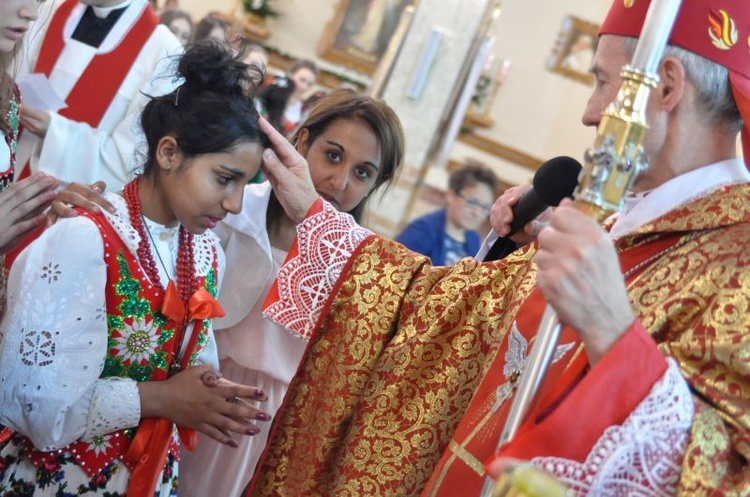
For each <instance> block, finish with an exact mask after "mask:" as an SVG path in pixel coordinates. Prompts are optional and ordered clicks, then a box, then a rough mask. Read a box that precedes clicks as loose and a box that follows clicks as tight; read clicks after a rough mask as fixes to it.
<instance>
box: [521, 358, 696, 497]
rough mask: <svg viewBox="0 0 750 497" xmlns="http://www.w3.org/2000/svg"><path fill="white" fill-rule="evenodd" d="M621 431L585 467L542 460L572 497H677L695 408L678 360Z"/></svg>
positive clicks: (607, 435) (602, 441) (607, 436)
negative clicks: (568, 489)
mask: <svg viewBox="0 0 750 497" xmlns="http://www.w3.org/2000/svg"><path fill="white" fill-rule="evenodd" d="M667 361H668V363H669V367H668V369H667V371H666V372H665V373H664V375H663V376H662V378H661V379H660V380H659V381H658V382H657V383H656V384H655V385H654V387H653V388H652V389H651V391H650V392H649V394H648V396H646V398H644V399H643V401H642V402H641V403H640V404H639V405H638V407H637V408H636V409H635V411H633V413H632V414H631V415H630V416H629V417H628V418H627V419H626V420H625V422H624V423H623V424H622V425H621V426H611V427H609V428H608V429H607V430H605V432H604V434H603V435H602V436H601V437H600V438H599V440H598V441H597V443H596V444H595V445H594V447H593V449H592V450H591V451H590V452H589V455H588V457H587V458H586V460H585V461H584V462H582V463H579V462H577V461H571V460H569V459H563V458H559V457H537V458H534V459H532V461H531V462H532V463H533V464H535V465H537V466H539V467H541V468H544V469H545V470H547V471H549V472H551V473H554V474H555V475H557V476H558V477H559V478H560V479H561V480H562V481H563V482H565V483H566V484H567V485H568V486H569V488H570V489H571V491H570V494H571V495H643V496H648V495H654V496H656V495H675V494H676V492H677V484H678V482H679V478H680V471H681V467H682V458H683V456H684V454H685V449H686V447H687V442H688V439H689V437H690V428H691V425H692V421H693V414H694V412H695V408H694V405H693V399H692V395H691V393H690V388H689V387H688V384H687V382H686V381H685V379H684V378H683V377H682V375H681V374H680V369H679V367H678V365H677V363H676V361H675V360H674V359H671V358H668V359H667Z"/></svg>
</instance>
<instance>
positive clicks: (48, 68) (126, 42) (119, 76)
mask: <svg viewBox="0 0 750 497" xmlns="http://www.w3.org/2000/svg"><path fill="white" fill-rule="evenodd" d="M78 4H79V3H78V0H67V1H66V2H65V3H63V4H62V5H61V6H60V8H58V9H57V11H55V13H54V15H53V16H52V19H51V20H50V25H49V28H48V29H47V33H46V35H45V36H44V41H42V47H41V49H40V51H39V58H38V59H37V62H36V67H35V72H40V73H43V74H44V75H45V76H47V77H49V76H50V74H52V70H53V69H54V68H55V64H57V60H58V59H59V58H60V54H61V53H62V51H63V49H64V48H65V38H64V36H63V30H64V28H65V23H66V21H67V20H68V18H69V17H70V15H71V13H72V12H73V9H74V8H75V7H76V6H77V5H78ZM118 22H119V21H118ZM158 25H159V18H158V17H157V15H156V14H155V13H154V11H153V10H151V7H149V6H148V4H146V7H145V9H144V10H143V13H141V16H140V18H139V19H138V20H137V21H136V23H135V24H134V25H133V27H132V28H131V29H130V31H128V32H127V33H126V34H125V36H124V37H123V38H122V40H121V41H120V43H119V44H118V45H117V46H116V47H115V48H114V50H112V51H111V52H108V53H104V54H98V55H96V56H94V58H93V59H92V60H91V62H90V63H89V65H88V66H87V67H86V70H85V71H84V72H83V74H81V77H80V78H78V81H77V82H76V84H75V86H73V89H72V90H71V91H70V94H69V95H68V98H67V99H66V100H65V102H66V103H67V104H68V106H67V107H65V108H64V109H61V110H60V111H59V112H58V113H59V114H60V115H61V116H63V117H66V118H68V119H71V120H73V121H77V122H84V123H87V124H89V125H90V126H91V127H92V128H96V127H98V126H99V123H100V122H101V120H102V118H103V117H104V114H105V113H106V112H107V109H108V108H109V106H110V104H111V103H112V100H114V98H115V95H116V94H117V90H119V89H120V86H122V82H123V81H124V80H125V77H126V76H127V75H128V73H129V72H130V69H131V67H132V66H133V64H134V63H135V60H136V58H137V57H138V55H139V54H140V53H141V50H142V49H143V47H144V46H145V45H146V42H147V41H148V39H149V38H150V37H151V34H152V33H153V32H154V30H155V29H156V27H157V26H158ZM82 167H84V166H83V165H82ZM30 174H31V163H30V160H29V161H26V164H24V166H23V168H22V169H21V173H20V175H19V179H24V178H26V177H28V176H29V175H30ZM42 231H44V228H39V229H37V230H35V231H33V232H31V233H29V234H28V235H27V236H26V238H24V239H23V240H22V241H21V243H19V244H18V245H17V246H16V247H15V248H13V250H10V251H9V252H8V253H7V254H6V256H5V267H6V268H8V269H10V267H11V265H12V264H13V261H14V260H16V257H18V254H20V253H21V251H22V250H23V249H24V248H26V246H27V245H28V244H30V243H31V242H33V241H34V240H36V239H37V237H38V236H39V235H40V234H41V233H42Z"/></svg>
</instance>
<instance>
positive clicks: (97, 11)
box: [91, 0, 132, 19]
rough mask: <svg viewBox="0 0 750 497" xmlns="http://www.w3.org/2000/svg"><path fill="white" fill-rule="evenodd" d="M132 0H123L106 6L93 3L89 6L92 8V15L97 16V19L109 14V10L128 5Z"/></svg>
mask: <svg viewBox="0 0 750 497" xmlns="http://www.w3.org/2000/svg"><path fill="white" fill-rule="evenodd" d="M131 1H132V0H124V1H122V2H120V3H118V4H117V5H110V6H108V7H96V6H94V5H92V6H91V8H92V9H93V10H94V15H96V17H98V18H99V19H104V18H105V17H107V16H108V15H109V13H110V12H112V11H113V10H117V9H122V8H123V7H127V6H128V5H130V2H131Z"/></svg>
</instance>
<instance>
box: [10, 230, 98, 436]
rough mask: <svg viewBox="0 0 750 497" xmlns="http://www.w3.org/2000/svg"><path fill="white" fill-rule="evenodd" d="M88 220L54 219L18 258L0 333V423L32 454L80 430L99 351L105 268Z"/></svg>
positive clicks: (77, 434)
mask: <svg viewBox="0 0 750 497" xmlns="http://www.w3.org/2000/svg"><path fill="white" fill-rule="evenodd" d="M103 253H104V247H103V243H102V239H101V236H100V235H99V231H98V229H97V228H96V226H95V225H94V223H92V222H91V221H90V220H88V219H87V218H84V217H77V218H71V219H65V220H60V221H58V222H57V223H56V224H55V225H53V226H52V227H51V228H49V229H48V230H47V231H46V232H45V233H43V234H42V236H41V237H40V238H39V239H38V240H37V241H36V242H35V243H33V244H32V245H30V246H29V247H28V249H27V250H25V251H24V252H23V253H22V254H21V256H20V257H19V258H18V260H17V261H16V263H15V264H14V265H13V268H12V270H11V273H10V277H9V279H8V308H7V314H6V316H5V319H4V320H3V322H2V327H1V328H0V336H2V343H0V384H2V389H0V390H1V391H0V396H1V399H2V401H1V402H0V423H2V424H5V425H8V426H10V427H11V428H13V429H14V430H17V431H19V432H21V433H23V434H25V435H26V436H28V437H29V438H30V439H31V441H32V442H33V443H34V445H35V446H36V447H37V448H39V449H40V450H54V449H57V448H59V447H64V446H66V445H68V444H70V443H71V442H73V441H74V440H76V439H77V438H79V437H80V436H81V435H83V433H84V432H85V430H86V423H87V417H88V410H89V406H90V404H91V401H92V397H93V394H94V390H95V384H96V382H97V380H98V378H99V375H100V374H101V371H102V367H103V364H104V358H105V355H106V351H107V320H106V307H105V294H104V287H105V284H106V278H107V274H106V267H105V263H104V258H103Z"/></svg>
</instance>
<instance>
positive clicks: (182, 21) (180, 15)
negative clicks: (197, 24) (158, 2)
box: [159, 9, 194, 46]
mask: <svg viewBox="0 0 750 497" xmlns="http://www.w3.org/2000/svg"><path fill="white" fill-rule="evenodd" d="M159 18H160V22H161V24H164V25H165V26H166V27H168V28H169V30H170V31H171V32H172V33H173V34H174V35H175V36H176V37H177V39H178V40H180V43H182V46H185V45H187V44H188V43H190V41H191V40H192V39H193V28H194V25H193V18H192V16H191V15H190V14H188V13H187V12H185V11H184V10H180V9H169V10H164V11H163V12H162V13H161V15H160V16H159Z"/></svg>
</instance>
